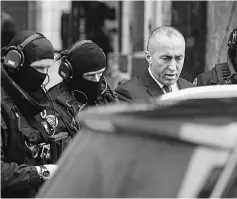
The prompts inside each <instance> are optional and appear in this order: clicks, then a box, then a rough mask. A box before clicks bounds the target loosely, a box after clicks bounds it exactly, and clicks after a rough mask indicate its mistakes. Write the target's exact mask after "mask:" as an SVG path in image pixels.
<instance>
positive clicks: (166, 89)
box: [163, 85, 172, 93]
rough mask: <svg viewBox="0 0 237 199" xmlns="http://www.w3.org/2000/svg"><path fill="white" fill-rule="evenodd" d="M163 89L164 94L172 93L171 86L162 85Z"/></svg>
mask: <svg viewBox="0 0 237 199" xmlns="http://www.w3.org/2000/svg"><path fill="white" fill-rule="evenodd" d="M163 88H164V90H165V92H166V93H170V92H172V89H171V86H166V85H164V86H163Z"/></svg>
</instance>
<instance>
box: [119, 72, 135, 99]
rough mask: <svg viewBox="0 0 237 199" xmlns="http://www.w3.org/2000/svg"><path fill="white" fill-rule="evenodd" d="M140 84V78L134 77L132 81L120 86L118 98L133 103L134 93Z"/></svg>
mask: <svg viewBox="0 0 237 199" xmlns="http://www.w3.org/2000/svg"><path fill="white" fill-rule="evenodd" d="M139 84H140V80H139V77H138V76H136V77H133V78H132V79H130V80H128V81H126V82H124V83H123V84H120V85H119V86H118V87H117V88H116V89H115V92H116V93H117V94H118V98H119V100H120V101H122V102H133V101H134V92H135V91H137V87H138V85H139Z"/></svg>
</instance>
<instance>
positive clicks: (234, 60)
mask: <svg viewBox="0 0 237 199" xmlns="http://www.w3.org/2000/svg"><path fill="white" fill-rule="evenodd" d="M228 47H229V48H228V52H227V62H225V63H218V64H215V67H214V68H212V69H211V70H209V71H206V72H204V73H202V74H200V75H198V76H197V77H196V78H195V80H194V84H196V85H197V86H205V85H216V84H237V75H236V72H237V28H235V29H233V31H232V32H231V33H230V37H229V40H228Z"/></svg>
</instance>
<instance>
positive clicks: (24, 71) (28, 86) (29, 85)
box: [8, 30, 54, 93]
mask: <svg viewBox="0 0 237 199" xmlns="http://www.w3.org/2000/svg"><path fill="white" fill-rule="evenodd" d="M35 33H36V32H33V31H28V30H26V31H22V32H20V33H19V34H17V35H16V36H15V37H14V38H13V39H12V40H11V41H10V43H9V45H8V46H18V45H19V44H21V43H22V42H23V41H24V40H25V39H27V38H28V37H30V36H31V35H33V34H35ZM23 53H24V56H25V62H24V64H23V66H22V67H20V69H19V71H16V72H14V73H13V74H11V73H9V75H10V76H11V77H12V78H13V80H14V81H15V82H16V83H17V84H18V85H19V86H20V87H21V88H22V89H23V90H25V91H26V92H27V93H33V92H36V91H37V90H38V89H40V88H41V85H42V83H43V82H44V80H45V78H46V74H44V73H40V72H38V71H37V70H35V69H34V68H32V67H31V66H30V64H31V63H33V62H34V61H39V60H42V59H54V49H53V46H52V44H51V43H50V41H49V40H47V39H46V38H45V37H42V38H39V39H36V40H33V41H32V42H30V43H29V44H27V45H26V46H25V48H24V49H23Z"/></svg>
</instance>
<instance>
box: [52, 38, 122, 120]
mask: <svg viewBox="0 0 237 199" xmlns="http://www.w3.org/2000/svg"><path fill="white" fill-rule="evenodd" d="M58 60H60V61H61V63H60V66H59V70H58V73H59V75H60V76H61V77H62V78H63V81H62V82H61V83H59V84H57V85H55V86H54V87H52V88H51V89H49V93H50V95H51V97H52V99H53V101H54V102H55V103H57V104H58V105H59V106H61V107H62V108H64V109H66V110H68V112H70V113H71V115H72V116H75V115H76V114H77V113H78V111H81V110H82V109H84V108H85V107H89V106H97V105H105V104H110V103H116V102H118V100H117V95H116V94H115V93H114V92H113V91H112V90H111V88H110V86H109V85H108V84H107V82H106V79H105V77H104V72H105V70H106V67H107V66H106V57H105V55H104V52H103V50H102V49H101V48H100V47H99V46H98V45H97V44H95V43H94V42H92V41H90V40H82V41H77V42H75V43H74V44H72V45H71V46H70V47H69V48H68V49H67V50H65V51H63V52H61V53H60V55H59V56H58V57H57V58H56V61H58Z"/></svg>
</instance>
